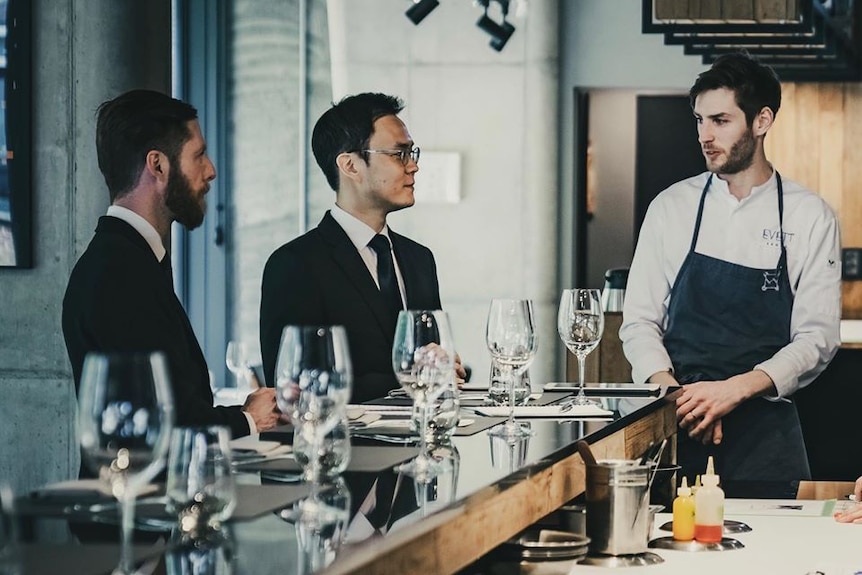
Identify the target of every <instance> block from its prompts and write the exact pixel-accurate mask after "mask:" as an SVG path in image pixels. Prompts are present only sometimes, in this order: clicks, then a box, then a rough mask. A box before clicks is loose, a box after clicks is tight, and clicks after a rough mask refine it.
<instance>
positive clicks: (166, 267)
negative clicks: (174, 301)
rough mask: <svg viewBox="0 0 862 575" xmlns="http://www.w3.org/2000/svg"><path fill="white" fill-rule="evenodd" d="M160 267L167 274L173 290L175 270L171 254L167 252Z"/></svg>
mask: <svg viewBox="0 0 862 575" xmlns="http://www.w3.org/2000/svg"><path fill="white" fill-rule="evenodd" d="M159 265H160V266H162V271H163V272H165V275H166V276H167V277H168V282H169V283H170V284H171V289H174V270H173V268H171V254H170V253H168V252H165V257H163V258H162V261H161V262H159Z"/></svg>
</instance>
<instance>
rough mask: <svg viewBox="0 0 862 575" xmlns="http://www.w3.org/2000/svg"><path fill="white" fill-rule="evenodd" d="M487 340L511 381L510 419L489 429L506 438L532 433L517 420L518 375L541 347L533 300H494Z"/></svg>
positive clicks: (489, 314)
mask: <svg viewBox="0 0 862 575" xmlns="http://www.w3.org/2000/svg"><path fill="white" fill-rule="evenodd" d="M485 343H486V344H487V345H488V350H489V351H490V352H491V357H492V358H493V359H494V361H496V362H497V364H498V365H499V366H500V369H501V370H502V371H503V374H504V375H505V377H506V380H507V382H508V384H509V392H508V395H509V419H508V420H507V421H506V423H505V424H504V425H502V426H497V427H495V428H493V429H491V431H489V432H488V433H489V434H490V435H494V436H499V437H505V438H506V439H507V440H516V439H519V438H521V437H526V436H529V435H532V432H531V431H530V430H528V429H525V428H523V427H522V426H520V425H518V424H517V423H516V422H515V378H517V377H518V375H519V374H521V373H522V372H523V371H524V370H525V369H527V367H528V366H529V365H530V363H531V362H532V361H533V358H535V357H536V351H537V350H538V347H539V334H538V333H537V332H536V320H535V316H534V315H533V302H532V300H528V299H494V300H491V308H490V309H489V310H488V325H487V328H486V331H485Z"/></svg>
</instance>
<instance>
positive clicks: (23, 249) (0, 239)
mask: <svg viewBox="0 0 862 575" xmlns="http://www.w3.org/2000/svg"><path fill="white" fill-rule="evenodd" d="M0 97H2V100H0V103H2V106H0V266H2V267H18V268H30V267H32V266H33V245H32V235H33V233H32V226H33V222H32V206H33V197H32V189H31V179H30V2H29V0H0Z"/></svg>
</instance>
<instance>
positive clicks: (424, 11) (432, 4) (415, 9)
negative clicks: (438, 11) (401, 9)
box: [404, 0, 440, 26]
mask: <svg viewBox="0 0 862 575" xmlns="http://www.w3.org/2000/svg"><path fill="white" fill-rule="evenodd" d="M439 5H440V2H439V1H438V0H413V6H411V7H410V8H408V9H407V11H406V12H405V13H404V14H405V15H406V16H407V17H408V18H409V19H410V21H411V22H413V23H414V24H416V25H417V26H418V25H419V22H421V21H422V20H423V19H424V18H425V16H427V15H428V14H430V13H431V11H432V10H434V8H436V7H437V6H439Z"/></svg>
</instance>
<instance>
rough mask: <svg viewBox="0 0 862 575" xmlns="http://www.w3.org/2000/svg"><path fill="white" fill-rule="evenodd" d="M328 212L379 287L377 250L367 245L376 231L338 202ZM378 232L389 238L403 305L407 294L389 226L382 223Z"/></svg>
mask: <svg viewBox="0 0 862 575" xmlns="http://www.w3.org/2000/svg"><path fill="white" fill-rule="evenodd" d="M330 213H331V214H332V218H333V219H334V220H335V222H336V223H337V224H338V225H339V226H341V229H343V230H344V233H346V234H347V237H348V238H350V242H351V243H352V244H353V245H354V246H356V251H358V252H359V256H360V257H361V258H362V261H363V262H365V267H367V268H368V272H369V273H370V274H371V277H372V278H374V283H376V284H377V289H380V280H379V279H377V252H375V251H374V250H373V249H372V248H371V246H369V245H368V242H370V241H371V239H372V238H373V237H374V236H376V235H377V232H375V231H374V230H373V229H371V228H370V227H369V226H368V225H367V224H366V223H365V222H363V221H362V220H360V219H359V218H357V217H356V216H354V215H352V214H349V213H348V212H346V211H344V210H343V209H341V208H340V207H338V204H335V205H333V206H332V210H331V211H330ZM380 233H381V234H382V235H384V236H386V239H387V240H389V251H390V252H391V253H392V263H393V264H394V265H395V277H396V278H398V291H399V293H400V294H401V305H402V307H403V306H404V302H406V301H407V295H406V294H405V292H404V278H402V277H401V268H400V267H398V258H396V257H395V251H394V250H393V249H392V239H391V238H390V237H389V226H388V225H386V224H384V225H383V229H382V230H380Z"/></svg>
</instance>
